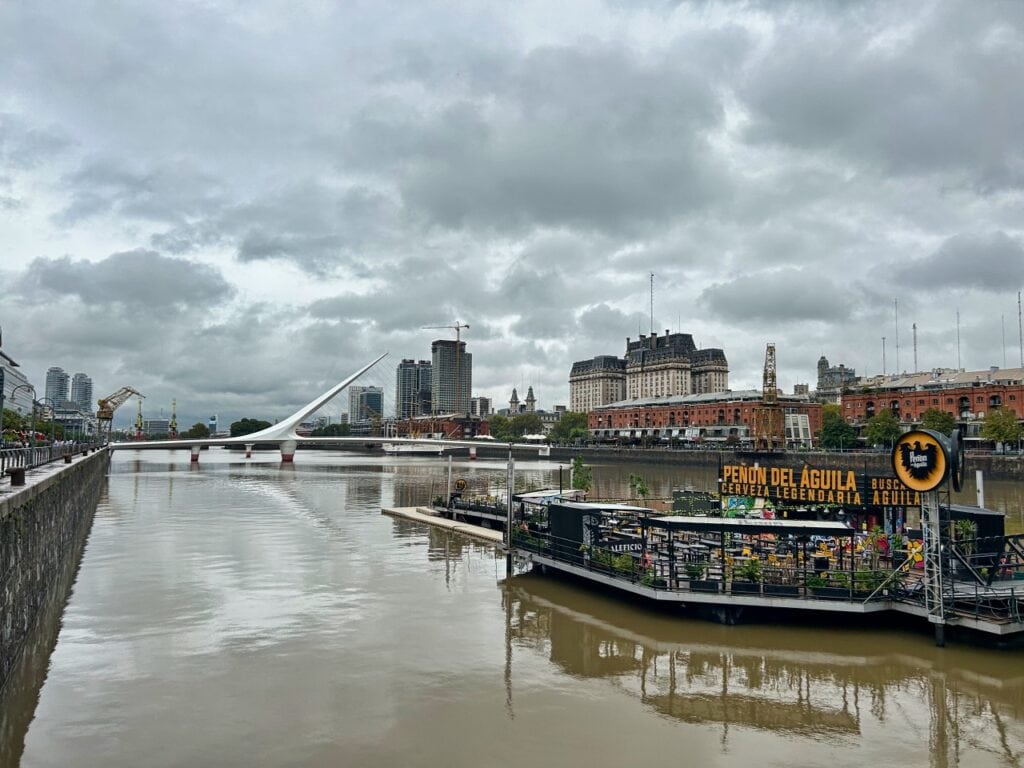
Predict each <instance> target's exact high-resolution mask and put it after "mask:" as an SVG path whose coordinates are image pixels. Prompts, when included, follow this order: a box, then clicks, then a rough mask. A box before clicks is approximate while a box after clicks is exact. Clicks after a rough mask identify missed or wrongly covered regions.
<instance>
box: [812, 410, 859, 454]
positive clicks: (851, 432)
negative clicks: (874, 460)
mask: <svg viewBox="0 0 1024 768" xmlns="http://www.w3.org/2000/svg"><path fill="white" fill-rule="evenodd" d="M818 443H819V444H820V445H821V447H822V448H852V447H853V446H854V445H856V443H857V432H856V430H855V429H854V428H853V427H851V426H850V425H849V424H847V423H846V420H845V419H844V418H843V412H842V410H841V409H840V407H839V406H838V405H835V404H833V403H829V404H827V405H824V406H822V408H821V432H819V433H818Z"/></svg>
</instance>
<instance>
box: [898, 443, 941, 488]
mask: <svg viewBox="0 0 1024 768" xmlns="http://www.w3.org/2000/svg"><path fill="white" fill-rule="evenodd" d="M937 451H938V446H936V445H935V443H928V444H927V445H925V446H924V447H922V446H921V441H920V440H915V441H914V444H913V446H911V445H910V443H909V442H906V443H903V444H901V445H900V464H901V465H903V469H905V470H906V471H907V474H908V475H910V476H911V477H912V478H914V479H915V480H927V479H928V476H929V475H931V474H932V472H934V471H935V469H936V465H937V464H938V462H937V461H936V460H935V459H936V453H937Z"/></svg>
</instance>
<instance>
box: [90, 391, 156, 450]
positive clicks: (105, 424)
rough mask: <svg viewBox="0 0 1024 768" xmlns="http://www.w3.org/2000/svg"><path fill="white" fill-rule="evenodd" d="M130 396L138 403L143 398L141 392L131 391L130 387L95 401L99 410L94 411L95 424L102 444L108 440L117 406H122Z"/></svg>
mask: <svg viewBox="0 0 1024 768" xmlns="http://www.w3.org/2000/svg"><path fill="white" fill-rule="evenodd" d="M132 395H135V396H136V397H138V398H140V403H141V398H144V397H145V395H143V394H142V393H141V392H139V391H137V390H135V389H132V388H131V387H121V388H120V389H119V390H117V392H115V393H114V394H112V395H107V396H106V397H101V398H100V399H99V400H97V401H96V404H97V405H98V406H99V408H97V409H96V422H97V425H98V427H99V430H98V431H99V436H100V439H101V440H102V441H103V442H106V441H107V440H109V439H110V425H111V422H113V420H114V411H116V410H117V409H118V407H119V406H121V405H123V404H124V402H125V401H126V400H127V399H128V398H129V397H131V396H132Z"/></svg>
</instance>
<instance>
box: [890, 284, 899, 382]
mask: <svg viewBox="0 0 1024 768" xmlns="http://www.w3.org/2000/svg"><path fill="white" fill-rule="evenodd" d="M892 306H893V310H894V312H895V316H896V374H897V375H898V374H899V372H900V300H899V299H893V300H892Z"/></svg>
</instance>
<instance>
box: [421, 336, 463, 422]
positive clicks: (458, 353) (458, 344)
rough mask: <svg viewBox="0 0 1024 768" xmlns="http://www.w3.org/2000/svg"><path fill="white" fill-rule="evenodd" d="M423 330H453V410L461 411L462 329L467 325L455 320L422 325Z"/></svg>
mask: <svg viewBox="0 0 1024 768" xmlns="http://www.w3.org/2000/svg"><path fill="white" fill-rule="evenodd" d="M421 328H422V329H423V330H425V331H426V330H439V329H442V328H447V329H450V330H454V331H455V412H456V413H461V412H462V365H461V364H462V337H461V332H462V329H463V328H465V329H466V330H467V331H468V330H469V325H467V324H465V323H463V322H460V321H459V320H456V321H455V323H454V324H453V325H424V326H421Z"/></svg>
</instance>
